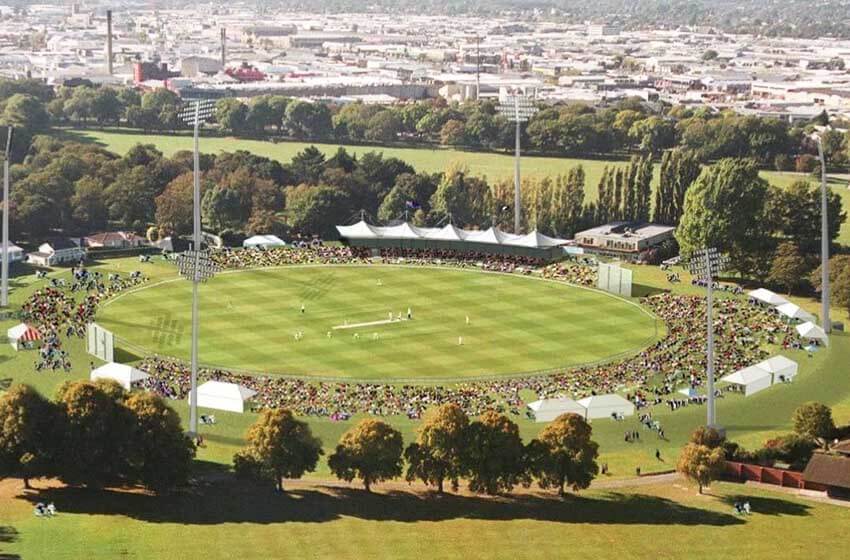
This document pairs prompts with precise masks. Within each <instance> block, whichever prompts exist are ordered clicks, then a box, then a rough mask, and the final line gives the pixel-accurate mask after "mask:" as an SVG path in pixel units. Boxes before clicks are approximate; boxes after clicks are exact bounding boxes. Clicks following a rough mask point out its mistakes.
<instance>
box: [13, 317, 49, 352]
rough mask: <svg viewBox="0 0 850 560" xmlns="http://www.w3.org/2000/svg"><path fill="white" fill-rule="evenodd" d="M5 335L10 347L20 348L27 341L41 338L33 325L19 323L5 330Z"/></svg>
mask: <svg viewBox="0 0 850 560" xmlns="http://www.w3.org/2000/svg"><path fill="white" fill-rule="evenodd" d="M6 337H7V338H8V339H9V344H11V345H12V348H14V349H15V350H20V349H21V347H22V346H23V345H24V344H25V343H27V342H34V341H36V340H41V333H40V332H38V329H36V328H35V327H32V326H30V325H27V324H26V323H21V324H19V325H16V326H14V327H12V328H11V329H9V330H8V331H6Z"/></svg>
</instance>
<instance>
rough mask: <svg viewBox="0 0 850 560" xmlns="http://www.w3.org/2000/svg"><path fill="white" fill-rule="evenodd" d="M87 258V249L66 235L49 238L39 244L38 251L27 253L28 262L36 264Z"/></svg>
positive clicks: (67, 261)
mask: <svg viewBox="0 0 850 560" xmlns="http://www.w3.org/2000/svg"><path fill="white" fill-rule="evenodd" d="M85 258H86V250H85V249H84V248H83V247H81V246H80V245H79V244H77V243H75V242H74V241H72V240H70V239H68V238H64V237H57V238H54V239H49V240H47V241H45V242H44V243H42V244H41V245H39V246H38V251H35V252H33V253H29V254H27V262H28V263H30V264H34V265H36V266H56V265H60V264H68V263H78V262H80V261H81V260H84V259H85Z"/></svg>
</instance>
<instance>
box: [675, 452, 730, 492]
mask: <svg viewBox="0 0 850 560" xmlns="http://www.w3.org/2000/svg"><path fill="white" fill-rule="evenodd" d="M725 461H726V457H725V455H724V453H723V449H722V448H720V447H716V448H714V449H712V448H710V447H708V446H705V445H699V444H696V443H689V444H687V445H686V446H685V448H684V449H683V450H682V453H681V455H679V462H678V463H677V465H676V470H677V471H679V473H681V474H682V475H683V476H685V477H686V478H687V479H689V480H691V481H693V482H695V483H696V484H697V486H698V487H699V493H700V494H702V490H703V488H704V487H705V486H708V485H709V484H711V481H712V480H717V478H719V477H720V474H721V473H722V472H723V465H724V463H725Z"/></svg>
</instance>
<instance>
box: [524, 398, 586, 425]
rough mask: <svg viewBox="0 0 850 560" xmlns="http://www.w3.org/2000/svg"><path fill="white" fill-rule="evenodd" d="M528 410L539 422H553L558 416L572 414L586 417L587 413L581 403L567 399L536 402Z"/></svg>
mask: <svg viewBox="0 0 850 560" xmlns="http://www.w3.org/2000/svg"><path fill="white" fill-rule="evenodd" d="M528 408H530V409H531V410H532V412H534V419H535V420H536V421H537V422H551V421H552V420H554V419H555V418H557V417H558V416H560V415H562V414H567V413H570V412H571V413H573V414H578V415H579V416H582V417H584V416H585V414H586V412H587V411H586V410H585V408H584V407H583V406H581V405H580V404H579V403H577V402H576V401H574V400H573V399H569V398H566V397H558V398H554V399H541V400H539V401H534V402H532V403H528Z"/></svg>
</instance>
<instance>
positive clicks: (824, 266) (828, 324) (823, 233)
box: [814, 134, 832, 334]
mask: <svg viewBox="0 0 850 560" xmlns="http://www.w3.org/2000/svg"><path fill="white" fill-rule="evenodd" d="M814 138H815V141H816V142H817V144H818V156H820V265H821V266H820V270H821V284H820V288H821V291H820V302H821V316H822V319H821V327H823V332H825V333H826V334H829V333H830V332H831V331H832V321H830V320H829V220H828V219H827V218H828V216H827V196H826V191H827V186H826V156H825V155H824V152H823V139H822V138H821V135H820V134H815V135H814Z"/></svg>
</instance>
